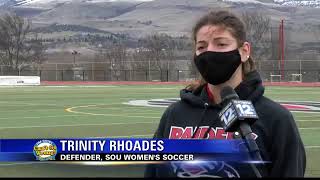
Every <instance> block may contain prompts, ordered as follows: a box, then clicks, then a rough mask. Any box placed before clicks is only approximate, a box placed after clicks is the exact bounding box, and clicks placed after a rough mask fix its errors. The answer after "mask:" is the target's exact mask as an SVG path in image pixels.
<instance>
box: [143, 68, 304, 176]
mask: <svg viewBox="0 0 320 180" xmlns="http://www.w3.org/2000/svg"><path fill="white" fill-rule="evenodd" d="M205 87H206V86H202V87H200V88H198V89H197V90H196V91H193V92H191V91H188V90H186V89H183V90H181V93H180V97H181V100H180V101H178V102H176V103H174V104H171V105H170V106H169V107H168V108H167V109H166V111H165V112H164V114H163V115H162V118H161V120H160V123H159V126H158V129H157V131H156V133H155V135H154V138H170V139H180V138H181V139H187V138H197V139H199V138H208V139H233V138H238V137H237V136H236V133H227V132H224V130H223V128H222V125H221V122H220V121H219V120H218V113H219V111H221V109H222V107H221V105H220V104H211V103H210V102H209V98H208V94H207V90H206V88H205ZM235 91H236V92H237V94H238V95H239V97H240V99H242V100H250V101H251V102H252V103H253V105H254V107H255V109H256V112H257V114H258V116H259V120H257V121H256V122H255V123H254V124H253V125H252V126H251V129H252V131H253V133H254V134H255V135H256V143H257V145H258V147H259V149H260V154H261V157H262V159H263V160H264V161H270V162H271V163H267V164H265V165H264V166H258V169H259V171H260V173H261V175H262V176H263V177H303V176H304V173H305V167H306V155H305V149H304V145H303V143H302V140H301V137H300V134H299V131H298V128H297V126H296V123H295V121H294V118H293V116H292V114H291V113H290V112H289V111H288V110H287V109H286V108H284V107H283V106H281V105H280V104H278V103H276V102H274V101H272V100H270V99H268V98H266V97H264V96H263V93H264V87H263V86H262V81H261V78H260V76H259V73H258V72H257V71H253V72H250V73H248V74H247V75H246V76H245V78H244V80H243V81H242V82H241V84H240V85H239V86H237V87H236V88H235ZM145 177H255V174H254V173H253V171H252V169H251V168H250V166H249V165H248V164H243V163H242V164H240V163H238V164H237V163H235V164H233V163H229V162H211V163H208V164H205V165H203V164H202V165H196V164H194V165H190V164H182V165H181V164H180V165H178V164H175V163H168V164H164V165H148V166H147V167H146V171H145Z"/></svg>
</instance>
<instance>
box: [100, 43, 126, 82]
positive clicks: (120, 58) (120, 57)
mask: <svg viewBox="0 0 320 180" xmlns="http://www.w3.org/2000/svg"><path fill="white" fill-rule="evenodd" d="M127 49H128V48H127V46H126V45H125V43H124V42H122V41H119V42H115V43H114V44H112V45H110V46H109V47H107V48H106V49H105V51H104V56H105V57H106V59H108V60H109V63H110V68H111V70H112V72H113V75H111V76H115V77H116V78H117V80H118V79H119V78H120V76H121V72H124V70H126V69H128V68H129V67H127V64H126V60H127V56H128V55H127Z"/></svg>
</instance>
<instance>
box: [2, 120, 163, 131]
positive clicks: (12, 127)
mask: <svg viewBox="0 0 320 180" xmlns="http://www.w3.org/2000/svg"><path fill="white" fill-rule="evenodd" d="M156 123H159V122H152V121H151V122H132V123H128V122H125V123H103V124H64V125H50V126H8V127H0V129H24V128H50V127H80V126H116V125H135V124H156Z"/></svg>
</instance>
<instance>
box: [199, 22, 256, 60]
mask: <svg viewBox="0 0 320 180" xmlns="http://www.w3.org/2000/svg"><path fill="white" fill-rule="evenodd" d="M196 39H197V40H196V55H197V56H198V55H199V54H201V53H203V52H206V51H215V52H228V51H232V50H235V49H237V48H238V44H237V40H236V39H235V38H234V37H233V36H232V35H231V33H230V32H229V31H228V30H227V29H226V28H222V27H221V26H217V25H205V26H203V27H201V28H200V29H199V31H198V32H197V34H196ZM239 50H240V51H239V52H240V55H241V61H242V62H245V61H246V60H247V59H248V57H249V55H250V44H249V43H248V42H245V43H244V44H243V46H242V47H241V48H240V49H239Z"/></svg>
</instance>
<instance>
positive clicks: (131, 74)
mask: <svg viewBox="0 0 320 180" xmlns="http://www.w3.org/2000/svg"><path fill="white" fill-rule="evenodd" d="M130 63H133V62H129V61H128V62H125V64H126V67H127V68H126V69H121V68H117V65H115V64H112V63H81V64H62V63H60V64H43V65H42V66H41V67H39V68H33V69H21V70H20V69H18V70H14V69H13V68H10V67H8V66H0V75H1V76H9V75H16V76H34V75H36V76H40V78H41V80H42V81H162V82H164V81H190V80H194V79H197V78H198V77H199V75H198V73H197V71H196V69H195V67H194V66H193V65H192V64H191V62H190V61H176V62H174V63H173V62H170V63H167V65H166V66H165V67H164V68H161V69H160V68H156V66H155V65H152V64H151V65H148V64H150V62H148V61H146V62H144V64H145V67H144V68H134V67H135V66H134V65H133V64H130ZM142 64H143V63H142ZM164 64H166V63H164ZM128 67H129V68H128ZM130 67H131V68H130ZM256 68H257V70H258V71H259V72H260V74H261V77H262V79H263V81H266V82H289V81H298V82H319V81H320V61H317V60H303V61H296V60H292V61H284V62H283V63H281V62H280V61H278V60H277V61H272V60H268V61H258V62H256Z"/></svg>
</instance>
